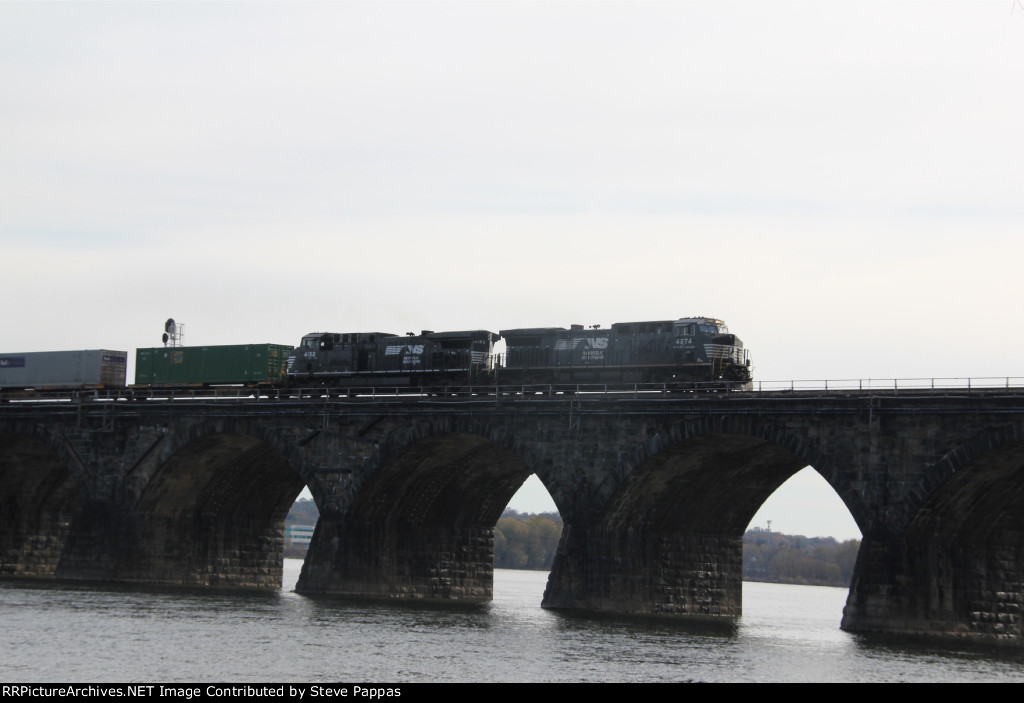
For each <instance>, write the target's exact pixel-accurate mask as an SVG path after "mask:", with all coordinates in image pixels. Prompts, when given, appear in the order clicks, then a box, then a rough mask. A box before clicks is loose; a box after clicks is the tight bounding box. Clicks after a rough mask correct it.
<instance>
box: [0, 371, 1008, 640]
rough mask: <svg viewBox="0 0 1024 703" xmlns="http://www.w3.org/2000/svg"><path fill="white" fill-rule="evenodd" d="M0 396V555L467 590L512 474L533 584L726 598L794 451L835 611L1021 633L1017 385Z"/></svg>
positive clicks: (19, 572) (59, 565)
mask: <svg viewBox="0 0 1024 703" xmlns="http://www.w3.org/2000/svg"><path fill="white" fill-rule="evenodd" d="M81 400H82V399H80V398H79V399H75V398H68V399H65V402H52V403H48V402H40V403H28V402H26V403H4V404H0V506H2V510H0V575H2V576H5V577H34V578H63V579H90V580H103V581H121V582H141V583H160V584H182V585H191V586H218V587H231V588H246V587H256V588H263V587H279V585H280V580H281V568H282V550H283V537H282V526H283V521H284V517H285V515H286V514H287V512H288V509H289V507H290V506H291V504H292V502H293V500H294V499H295V497H296V495H297V494H298V493H299V491H300V490H301V489H302V487H303V486H304V485H305V486H308V487H309V488H310V490H311V492H312V494H313V497H314V499H315V501H316V503H317V506H318V508H319V510H320V515H321V517H320V522H319V524H318V525H317V528H316V532H315V535H314V537H313V543H312V545H311V548H310V550H309V553H308V556H307V558H306V563H305V565H304V567H303V570H302V575H301V578H300V580H299V584H298V587H297V588H298V590H299V591H300V592H303V593H310V594H344V595H353V596H369V597H384V598H391V597H403V598H424V599H440V600H459V601H483V600H487V599H489V598H490V596H491V584H492V569H493V567H492V565H493V527H494V525H495V523H496V521H497V519H498V517H499V516H500V515H501V513H502V511H503V509H504V507H505V506H506V505H507V503H508V501H509V499H510V498H511V497H512V495H513V494H514V493H515V491H516V490H517V489H518V488H519V486H520V485H521V484H522V483H523V481H524V480H525V479H526V478H527V477H528V476H530V475H531V474H534V473H535V474H537V476H538V477H539V478H540V480H541V481H542V482H543V483H544V485H545V486H546V487H547V489H548V491H549V492H550V493H551V496H552V498H553V499H554V502H555V503H556V505H557V506H558V510H559V512H560V513H561V515H562V517H563V520H564V523H565V527H564V531H563V534H562V539H561V543H560V545H559V550H558V554H557V556H556V559H555V565H554V568H553V570H552V573H551V576H550V579H549V582H548V587H547V591H546V593H545V596H544V602H543V604H544V606H545V607H548V608H559V609H577V610H584V611H603V612H616V613H639V614H651V615H658V616H665V617H679V618H702V619H704V618H708V619H724V618H733V617H736V616H738V615H739V614H740V612H741V569H742V535H743V532H744V530H745V528H746V526H747V524H748V523H749V521H750V519H751V518H752V516H753V515H754V513H755V512H756V511H757V510H758V508H759V507H760V505H761V504H762V503H763V502H764V500H765V499H766V498H767V497H768V496H769V495H770V494H771V493H772V492H773V491H774V490H775V489H776V488H777V487H778V486H779V485H781V484H782V483H783V482H784V481H786V480H787V479H788V478H789V477H790V476H791V475H792V474H793V473H795V472H796V471H798V470H800V469H801V468H803V467H804V466H807V465H810V466H812V467H814V468H815V469H816V470H817V471H818V472H819V473H820V474H821V475H822V476H823V477H824V478H825V479H826V480H827V481H828V482H829V484H831V486H832V487H833V488H834V489H835V491H836V493H837V494H838V495H839V497H840V498H841V499H842V500H843V502H844V503H845V504H846V506H847V507H848V508H849V510H850V512H851V514H852V515H853V517H854V519H855V520H856V522H857V524H858V525H859V527H860V529H861V531H862V532H863V534H864V540H863V542H862V546H861V551H860V554H859V556H858V560H857V565H856V570H855V575H854V579H853V583H852V585H851V589H850V595H849V599H848V601H847V606H846V608H845V611H844V617H843V627H844V628H845V629H848V630H853V631H864V632H870V631H877V632H893V633H912V634H925V635H939V636H953V637H970V638H979V639H986V640H995V641H1001V642H1009V643H1014V644H1021V643H1022V642H1024V629H1022V622H1024V620H1022V613H1021V606H1022V602H1024V540H1022V530H1024V509H1022V504H1024V390H1021V389H1004V390H1000V391H994V390H986V391H977V390H975V391H913V392H906V391H899V392H897V391H889V392H880V391H873V392H867V391H863V392H856V391H853V392H829V393H825V392H770V393H769V392H760V393H754V392H744V393H718V394H707V395H683V396H672V395H668V396H664V395H658V394H653V395H637V394H620V395H615V394H610V395H602V394H594V395H526V396H523V395H514V396H500V397H494V396H483V397H480V396H470V397H452V398H438V397H418V396H404V397H403V396H399V397H394V398H371V399H351V398H332V397H323V396H321V395H319V394H317V395H315V396H312V397H309V396H306V397H304V396H295V395H293V396H291V397H289V398H284V397H282V398H267V397H265V396H264V397H262V398H259V397H252V398H248V399H241V400H226V399H220V400H212V399H211V400H189V399H175V400H170V399H164V400H152V399H151V400H138V399H135V400H131V399H128V398H122V399H120V400H111V401H109V402H97V401H93V402H81Z"/></svg>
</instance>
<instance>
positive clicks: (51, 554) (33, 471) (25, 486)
mask: <svg viewBox="0 0 1024 703" xmlns="http://www.w3.org/2000/svg"><path fill="white" fill-rule="evenodd" d="M83 472H84V471H83V468H82V465H81V463H80V462H78V461H76V460H75V457H74V455H73V450H72V449H71V448H70V447H69V446H68V444H67V443H65V442H59V441H57V438H56V437H55V436H54V435H53V434H51V433H47V432H43V431H41V430H40V429H39V427H38V426H32V427H29V428H27V429H26V428H14V430H13V431H10V429H9V430H8V431H0V575H2V576H25V577H36V578H46V577H52V576H54V575H55V574H56V573H57V569H58V567H59V565H60V560H61V557H62V556H63V553H64V549H65V546H66V545H67V541H68V538H69V535H70V533H71V530H72V525H73V524H74V522H75V520H76V518H77V517H78V515H79V514H80V513H81V511H82V506H83V505H84V504H85V503H86V502H87V500H88V492H87V491H88V488H87V486H88V483H87V481H86V477H85V476H84V475H83Z"/></svg>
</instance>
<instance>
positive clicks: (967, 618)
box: [843, 425, 1024, 643]
mask: <svg viewBox="0 0 1024 703" xmlns="http://www.w3.org/2000/svg"><path fill="white" fill-rule="evenodd" d="M920 482H921V484H922V486H923V489H922V490H921V491H919V492H917V494H916V495H915V500H914V501H913V502H912V503H911V505H909V506H908V512H909V514H910V517H909V521H907V522H906V523H905V527H903V529H902V530H901V531H896V530H894V531H893V532H892V533H891V534H883V535H877V536H875V538H874V539H872V540H870V541H866V542H865V546H864V548H862V554H861V555H860V557H859V558H858V564H857V572H856V575H855V577H854V583H853V587H852V588H851V594H850V600H849V603H848V605H847V609H846V614H845V616H844V619H843V627H844V628H847V629H853V630H860V631H871V630H878V631H882V630H888V631H892V629H893V627H892V623H893V622H898V623H903V627H904V628H905V629H904V631H905V632H909V633H912V634H942V635H945V636H955V637H963V638H974V639H986V640H990V641H996V642H1012V643H1020V642H1021V641H1022V640H1024V620H1022V618H1021V616H1020V614H1021V612H1024V511H1022V510H1021V505H1024V432H1022V430H1021V427H1020V426H1019V425H1005V426H1002V427H998V428H994V429H991V430H989V431H986V432H982V433H979V434H978V435H976V436H975V437H973V438H971V439H969V440H967V441H965V442H963V443H961V444H960V445H958V446H957V447H956V448H954V449H953V450H951V451H950V452H948V453H946V454H945V455H944V456H943V457H942V458H941V459H940V460H939V461H938V462H936V463H935V464H934V465H932V466H930V467H929V468H928V471H927V472H925V475H924V476H923V477H922V479H921V481H920Z"/></svg>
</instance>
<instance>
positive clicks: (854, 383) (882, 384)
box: [753, 376, 1024, 392]
mask: <svg viewBox="0 0 1024 703" xmlns="http://www.w3.org/2000/svg"><path fill="white" fill-rule="evenodd" d="M1021 387H1024V376H982V377H962V378H961V377H950V378H853V379H805V380H799V381H754V382H753V390H755V391H824V392H829V391H873V390H885V391H912V390H967V391H970V390H993V389H1000V388H1004V389H1009V388H1021Z"/></svg>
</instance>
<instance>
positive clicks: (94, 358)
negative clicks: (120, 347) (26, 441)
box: [0, 349, 128, 388]
mask: <svg viewBox="0 0 1024 703" xmlns="http://www.w3.org/2000/svg"><path fill="white" fill-rule="evenodd" d="M127 368H128V352H123V351H111V350H109V349H86V350H82V351H52V352H25V353H21V354H0V388H77V387H80V386H85V387H93V388H94V387H98V386H105V387H108V388H109V387H114V388H123V387H124V382H125V376H126V373H127Z"/></svg>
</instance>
